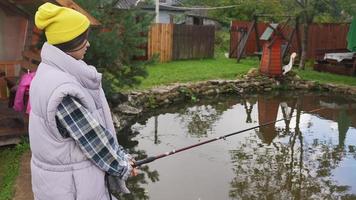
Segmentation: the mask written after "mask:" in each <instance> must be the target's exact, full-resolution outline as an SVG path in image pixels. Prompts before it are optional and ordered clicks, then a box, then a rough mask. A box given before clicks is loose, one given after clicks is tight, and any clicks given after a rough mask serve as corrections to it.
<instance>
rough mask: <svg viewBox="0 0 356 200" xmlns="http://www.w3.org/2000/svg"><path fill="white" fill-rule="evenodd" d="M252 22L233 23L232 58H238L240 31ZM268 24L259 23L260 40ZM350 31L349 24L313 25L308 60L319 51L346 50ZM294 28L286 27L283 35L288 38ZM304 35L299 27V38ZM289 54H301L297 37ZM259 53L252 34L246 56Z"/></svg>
mask: <svg viewBox="0 0 356 200" xmlns="http://www.w3.org/2000/svg"><path fill="white" fill-rule="evenodd" d="M251 23H252V22H247V21H233V22H232V25H231V28H230V52H229V56H230V58H236V56H237V47H238V43H239V41H240V38H241V36H242V33H241V32H239V31H238V29H241V28H242V29H245V30H247V29H248V27H249V26H250V24H251ZM267 26H268V24H266V23H257V27H258V28H257V29H258V31H257V32H258V38H260V37H261V35H262V34H263V32H264V31H265V30H266V28H267ZM348 30H349V24H336V23H327V24H312V25H311V26H310V27H309V36H308V37H309V39H308V47H307V48H308V51H307V58H314V57H315V51H316V50H317V49H345V48H346V45H347V42H346V37H347V33H348ZM291 31H292V28H291V27H286V29H285V30H284V31H283V34H284V35H285V36H286V37H288V36H289V34H290V33H291ZM302 33H303V30H302V27H301V26H300V27H299V38H301V34H302ZM260 45H261V46H262V45H263V41H260ZM290 45H291V46H290V49H289V52H299V48H298V46H299V45H298V44H297V37H296V35H295V36H294V38H293V40H292V43H291V44H290ZM256 51H257V48H256V37H255V33H254V32H253V33H252V34H250V37H249V38H248V40H247V43H246V46H245V50H244V55H247V56H251V55H254V54H255V53H256Z"/></svg>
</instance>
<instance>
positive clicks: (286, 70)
mask: <svg viewBox="0 0 356 200" xmlns="http://www.w3.org/2000/svg"><path fill="white" fill-rule="evenodd" d="M295 57H297V53H295V52H293V53H292V55H290V60H289V63H288V64H287V65H284V66H283V67H282V71H283V75H285V74H286V73H288V72H289V71H290V70H291V69H292V66H293V63H294V59H295Z"/></svg>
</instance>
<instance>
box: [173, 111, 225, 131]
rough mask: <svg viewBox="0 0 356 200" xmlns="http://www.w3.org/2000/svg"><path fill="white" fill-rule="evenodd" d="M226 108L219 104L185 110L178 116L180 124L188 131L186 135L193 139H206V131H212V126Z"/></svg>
mask: <svg viewBox="0 0 356 200" xmlns="http://www.w3.org/2000/svg"><path fill="white" fill-rule="evenodd" d="M226 109H227V108H226V106H222V105H220V106H219V104H218V105H217V106H215V107H213V106H211V105H201V106H194V107H191V108H187V109H185V110H184V111H183V113H181V114H179V118H180V121H181V123H182V124H185V126H186V127H187V129H188V133H189V134H190V135H192V136H195V137H206V136H207V133H208V131H210V132H211V131H212V128H213V124H214V123H215V122H216V121H217V120H218V119H219V118H220V116H221V114H222V113H223V112H224V111H225V110H226Z"/></svg>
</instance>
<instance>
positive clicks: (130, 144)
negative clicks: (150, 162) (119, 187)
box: [115, 130, 159, 200]
mask: <svg viewBox="0 0 356 200" xmlns="http://www.w3.org/2000/svg"><path fill="white" fill-rule="evenodd" d="M125 131H128V132H126V133H120V134H118V140H119V142H120V144H121V145H122V146H123V147H124V148H126V149H128V152H129V153H130V154H131V155H133V156H134V157H135V158H136V159H138V160H140V159H143V158H146V157H147V154H146V152H145V151H143V150H137V149H136V147H137V145H138V141H136V140H132V137H133V136H134V135H135V134H138V133H132V131H131V130H125ZM129 132H130V133H129ZM147 180H150V181H152V182H156V181H158V180H159V174H158V172H157V171H156V170H154V171H151V170H150V169H149V167H148V166H147V165H145V166H142V167H140V174H139V175H137V176H136V177H130V178H129V179H128V181H127V182H126V184H127V187H128V188H129V189H130V191H131V194H126V195H123V194H117V193H116V194H115V196H116V197H118V198H119V199H120V200H146V199H149V196H148V194H147V192H146V191H145V189H144V188H143V187H142V185H143V184H148V181H147Z"/></svg>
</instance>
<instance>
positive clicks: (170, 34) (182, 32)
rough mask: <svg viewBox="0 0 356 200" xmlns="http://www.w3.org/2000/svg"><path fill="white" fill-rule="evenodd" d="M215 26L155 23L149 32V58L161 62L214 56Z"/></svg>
mask: <svg viewBox="0 0 356 200" xmlns="http://www.w3.org/2000/svg"><path fill="white" fill-rule="evenodd" d="M214 41H215V28H214V26H196V25H177V24H154V25H152V26H151V28H150V31H149V34H148V47H147V51H148V58H152V56H153V55H155V54H159V55H160V57H159V60H160V62H168V61H171V60H182V59H197V58H212V57H214Z"/></svg>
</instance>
